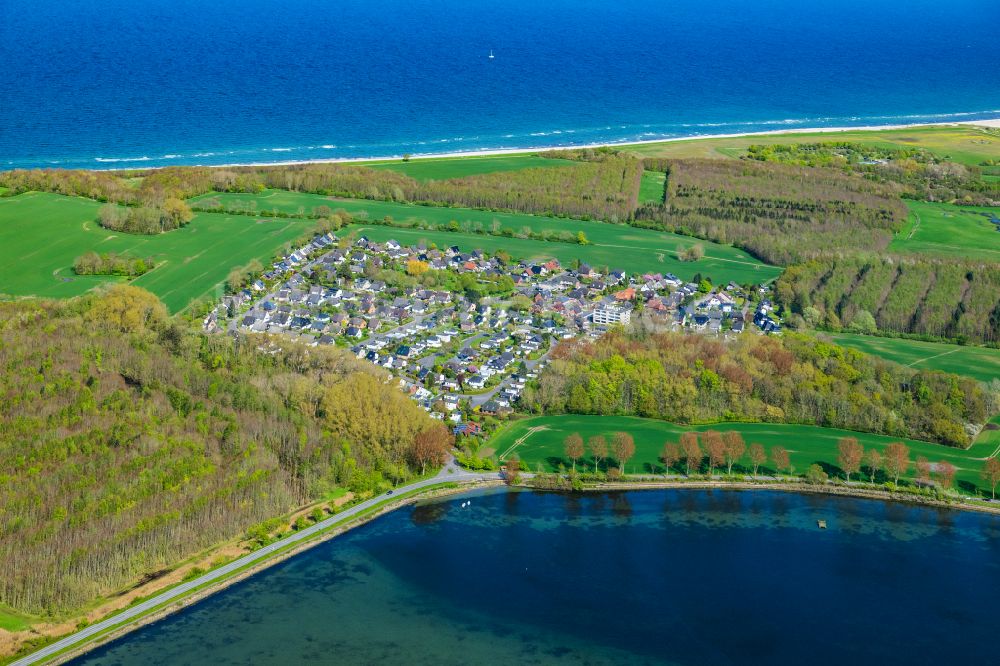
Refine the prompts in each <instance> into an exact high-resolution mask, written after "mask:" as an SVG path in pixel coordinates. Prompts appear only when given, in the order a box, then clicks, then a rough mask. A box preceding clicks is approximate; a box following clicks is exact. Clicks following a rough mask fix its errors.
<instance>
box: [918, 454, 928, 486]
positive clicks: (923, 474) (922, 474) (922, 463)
mask: <svg viewBox="0 0 1000 666" xmlns="http://www.w3.org/2000/svg"><path fill="white" fill-rule="evenodd" d="M916 469H917V480H918V481H922V482H923V483H929V482H930V480H931V463H930V461H929V460H927V458H925V457H924V456H917V465H916Z"/></svg>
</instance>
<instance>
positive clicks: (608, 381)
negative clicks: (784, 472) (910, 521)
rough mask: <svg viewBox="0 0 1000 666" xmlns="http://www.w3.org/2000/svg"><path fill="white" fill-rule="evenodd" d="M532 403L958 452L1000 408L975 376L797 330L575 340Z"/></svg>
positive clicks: (549, 408) (557, 356)
mask: <svg viewBox="0 0 1000 666" xmlns="http://www.w3.org/2000/svg"><path fill="white" fill-rule="evenodd" d="M523 401H524V403H525V405H526V406H528V407H529V408H532V409H534V410H535V411H539V412H544V413H563V412H572V413H578V414H603V415H611V414H615V415H636V416H646V417H653V418H661V419H666V420H669V421H674V422H677V423H699V422H700V423H707V422H714V421H720V420H721V421H727V420H728V421H751V422H752V421H770V422H776V423H802V424H812V425H821V426H830V427H836V428H845V429H850V430H858V431H863V432H873V433H880V434H887V435H892V436H897V437H910V438H914V439H923V440H930V441H936V442H942V443H944V444H949V445H952V446H965V445H967V444H968V443H969V441H970V436H969V433H968V430H969V429H968V428H966V425H967V424H982V423H983V421H985V419H986V417H987V414H988V413H990V410H991V409H994V408H995V406H994V405H992V404H990V401H991V398H990V397H989V396H987V395H986V394H985V393H984V392H983V391H982V389H981V388H980V387H979V385H978V384H977V383H976V382H974V381H972V380H969V379H963V378H960V377H958V376H956V375H948V374H945V373H941V372H914V371H912V370H910V369H907V368H903V367H902V366H898V365H895V364H892V363H887V362H883V361H879V360H877V359H874V358H872V357H869V356H866V355H864V354H860V353H858V352H854V351H851V350H847V349H844V348H842V347H838V346H836V345H832V344H829V343H825V342H820V341H817V340H815V339H814V338H810V337H806V336H799V335H795V334H790V335H786V336H785V337H783V338H773V337H758V336H750V335H744V336H740V337H739V338H738V339H736V340H734V341H731V342H724V341H720V340H716V339H710V338H706V337H701V336H685V335H679V334H658V335H651V336H648V337H642V338H640V337H635V336H630V335H626V334H624V333H609V334H607V335H605V336H604V337H602V338H600V339H598V340H596V341H583V340H577V341H571V342H564V343H561V344H560V345H559V347H557V349H556V350H555V351H554V353H553V361H552V363H551V365H550V366H549V368H547V369H546V371H545V372H544V373H543V374H542V376H541V377H540V379H539V381H538V382H537V385H535V386H531V387H528V389H526V390H525V393H524V396H523Z"/></svg>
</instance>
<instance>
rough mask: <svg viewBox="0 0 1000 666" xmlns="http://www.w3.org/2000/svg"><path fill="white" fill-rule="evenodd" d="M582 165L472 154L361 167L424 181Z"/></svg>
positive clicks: (529, 157) (526, 156) (532, 156)
mask: <svg viewBox="0 0 1000 666" xmlns="http://www.w3.org/2000/svg"><path fill="white" fill-rule="evenodd" d="M577 164H579V162H575V161H573V160H563V159H549V158H547V157H541V156H540V155H536V154H523V155H469V156H463V157H428V158H418V159H413V160H410V161H408V162H404V161H402V160H392V161H384V162H361V163H360V165H361V166H368V167H371V168H373V169H388V170H390V171H395V172H396V173H401V174H403V175H406V176H409V177H410V178H414V179H416V180H420V181H426V180H448V179H450V178H462V177H463V176H475V175H478V174H481V173H495V172H497V171H519V170H521V169H531V168H535V167H554V166H567V167H571V166H575V165H577Z"/></svg>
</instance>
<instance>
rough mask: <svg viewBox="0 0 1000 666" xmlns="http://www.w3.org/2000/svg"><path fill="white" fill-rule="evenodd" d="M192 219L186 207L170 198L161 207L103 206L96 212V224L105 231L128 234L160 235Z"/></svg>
mask: <svg viewBox="0 0 1000 666" xmlns="http://www.w3.org/2000/svg"><path fill="white" fill-rule="evenodd" d="M193 217H194V214H193V213H192V212H191V209H190V208H189V207H188V205H187V204H186V203H185V202H184V201H182V200H180V199H177V198H174V197H170V198H168V199H167V200H166V201H164V202H163V205H162V206H160V207H158V208H154V207H151V206H134V207H125V206H118V205H115V204H105V205H103V206H101V208H100V210H98V211H97V222H98V224H100V225H101V226H102V227H104V228H105V229H110V230H111V231H121V232H124V233H129V234H161V233H163V232H165V231H173V230H174V229H180V228H181V227H183V226H184V225H186V224H187V223H188V222H190V221H191V219H192V218H193Z"/></svg>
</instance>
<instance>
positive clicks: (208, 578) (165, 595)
mask: <svg viewBox="0 0 1000 666" xmlns="http://www.w3.org/2000/svg"><path fill="white" fill-rule="evenodd" d="M499 478H500V477H499V475H498V474H497V473H496V472H494V473H491V474H482V473H473V472H467V471H464V470H462V469H461V468H459V467H457V466H456V465H455V463H454V461H451V462H449V463H448V465H446V466H445V468H444V469H442V470H441V472H440V473H439V474H438V475H437V476H435V477H433V478H430V479H425V480H423V481H417V482H415V483H411V484H409V485H406V486H400V487H399V488H396V489H395V490H394V491H393V495H401V494H403V493H407V492H410V491H413V490H417V489H419V488H426V487H427V486H432V485H434V484H437V483H443V482H448V481H450V482H455V483H472V482H474V481H487V480H496V479H499ZM387 499H389V497H388V496H386V495H379V496H378V497H373V498H372V499H370V500H366V501H364V502H362V503H361V504H357V505H355V506H352V507H351V508H349V509H346V510H345V511H343V512H341V513H338V514H336V515H333V516H330V517H329V518H327V519H326V520H323V521H320V522H318V523H316V524H315V525H312V526H310V527H307V528H305V529H303V530H299V531H298V532H294V533H293V534H291V535H289V536H287V537H285V538H284V539H281V540H280V541H276V542H275V543H272V544H270V545H268V546H264V547H263V548H261V549H260V550H255V551H254V552H252V553H248V554H246V555H244V556H242V557H240V558H238V559H235V560H233V561H232V562H230V563H229V564H226V565H224V566H221V567H219V568H218V569H214V570H212V571H209V572H208V573H206V574H205V575H203V576H199V577H198V578H195V579H193V580H190V581H187V582H185V583H181V584H180V585H178V586H177V587H173V588H171V589H169V590H166V591H164V592H162V593H160V594H157V595H156V596H153V597H151V598H149V599H147V600H146V601H143V602H142V603H140V604H136V605H135V606H132V607H130V608H128V609H126V610H124V611H122V612H121V613H119V614H118V615H115V616H113V617H110V618H108V619H106V620H102V621H100V622H96V623H94V624H92V625H90V626H89V627H86V628H85V629H81V630H80V631H78V632H76V633H75V634H70V635H69V636H66V637H65V638H62V639H60V640H58V641H56V642H55V643H52V644H50V645H47V646H45V647H43V648H42V649H40V650H38V651H37V652H33V653H31V654H29V655H28V656H26V657H23V658H21V659H18V660H17V661H15V662H13V663H12V665H11V666H24V665H26V664H37V663H40V662H43V661H45V660H46V659H47V658H49V657H50V656H52V655H54V654H55V653H57V652H61V651H62V650H65V649H67V648H72V647H75V646H77V645H80V644H82V643H85V642H87V640H88V639H89V638H90V637H91V636H93V635H95V634H98V633H100V632H102V631H104V630H106V629H110V628H112V627H119V626H121V625H125V624H129V623H130V621H134V620H136V619H137V618H139V617H140V616H142V615H143V614H145V613H146V612H147V611H149V610H151V609H153V608H155V607H157V606H160V605H161V604H164V603H167V602H169V601H174V600H177V599H180V598H182V597H184V596H185V595H186V594H187V593H188V592H190V591H191V590H194V589H195V588H197V587H200V586H202V585H204V584H205V583H211V582H213V581H217V580H219V579H222V578H225V577H226V576H227V575H228V574H230V573H232V572H234V571H236V570H237V569H241V568H242V567H245V566H246V565H248V564H253V563H256V562H261V561H264V560H266V559H267V558H268V557H270V556H271V555H272V554H274V552H275V551H276V550H278V549H284V548H285V547H287V546H288V545H289V544H294V543H300V542H304V541H307V540H308V539H309V538H310V537H312V536H315V535H316V534H317V533H318V532H322V531H323V530H326V529H328V528H330V527H333V526H334V525H337V524H338V523H342V522H347V521H349V520H350V519H351V518H353V517H354V516H356V515H358V514H359V513H361V512H363V511H365V510H366V509H370V508H371V507H373V506H376V505H377V504H380V503H383V502H385V501H386V500H387Z"/></svg>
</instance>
